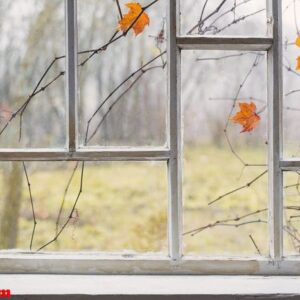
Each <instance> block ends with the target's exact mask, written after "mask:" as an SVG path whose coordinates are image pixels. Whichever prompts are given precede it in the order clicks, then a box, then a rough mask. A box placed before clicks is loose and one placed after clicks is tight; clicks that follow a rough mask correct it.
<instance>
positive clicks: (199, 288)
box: [0, 275, 300, 299]
mask: <svg viewBox="0 0 300 300" xmlns="http://www.w3.org/2000/svg"><path fill="white" fill-rule="evenodd" d="M0 282H1V286H2V287H7V288H8V287H10V288H11V290H12V293H13V295H68V294H69V295H74V294H75V295H76V294H77V295H78V294H80V295H235V298H234V299H236V295H276V294H286V295H287V294H290V295H291V294H296V295H299V294H300V284H299V282H300V277H283V276H280V277H260V276H255V277H250V276H242V277H241V276H239V277H236V276H118V275H116V276H113V277H112V276H96V275H89V276H76V275H8V276H7V275H0ZM248 299H249V298H248ZM281 299H283V298H281Z"/></svg>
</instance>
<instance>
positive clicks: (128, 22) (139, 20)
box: [119, 2, 150, 35]
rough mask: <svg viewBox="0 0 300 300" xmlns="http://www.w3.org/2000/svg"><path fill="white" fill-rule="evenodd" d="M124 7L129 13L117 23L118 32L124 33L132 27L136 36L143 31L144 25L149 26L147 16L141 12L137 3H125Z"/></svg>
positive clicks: (140, 7) (141, 9)
mask: <svg viewBox="0 0 300 300" xmlns="http://www.w3.org/2000/svg"><path fill="white" fill-rule="evenodd" d="M125 6H127V7H128V8H129V12H128V13H127V14H125V15H124V16H123V18H122V19H121V20H120V21H119V30H122V31H123V32H125V31H126V30H128V28H130V26H132V29H133V30H134V32H135V35H138V34H140V33H141V32H143V31H144V29H145V27H146V25H149V24H150V19H149V17H148V15H147V14H146V13H145V12H143V8H142V6H141V5H140V4H139V3H137V2H131V3H126V4H125ZM132 24H133V25H132Z"/></svg>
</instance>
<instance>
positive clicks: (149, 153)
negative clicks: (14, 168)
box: [0, 148, 170, 161]
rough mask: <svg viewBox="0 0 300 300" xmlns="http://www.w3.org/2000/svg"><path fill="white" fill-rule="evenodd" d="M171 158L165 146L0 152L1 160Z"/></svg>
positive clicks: (142, 159) (138, 159) (136, 159)
mask: <svg viewBox="0 0 300 300" xmlns="http://www.w3.org/2000/svg"><path fill="white" fill-rule="evenodd" d="M169 158H170V151H169V150H168V149H164V148H144V149H143V148H106V149H104V148H102V149H79V150H77V151H76V152H68V151H66V150H63V149H57V150H55V149H53V150H49V149H47V150H44V149H32V150H9V149H7V150H3V151H1V152H0V161H72V160H73V161H83V160H86V161H97V160H98V161H127V160H128V161H129V160H133V161H144V160H168V159H169Z"/></svg>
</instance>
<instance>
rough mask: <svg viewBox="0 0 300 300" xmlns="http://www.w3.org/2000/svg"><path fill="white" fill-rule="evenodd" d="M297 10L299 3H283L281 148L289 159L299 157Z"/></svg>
mask: <svg viewBox="0 0 300 300" xmlns="http://www.w3.org/2000/svg"><path fill="white" fill-rule="evenodd" d="M299 9H300V3H299V1H287V0H285V1H283V39H284V48H283V75H284V101H283V133H284V147H283V148H284V156H285V157H289V158H291V157H296V156H297V157H299V156H300V132H299V126H300V104H299V95H300V89H299V78H300V77H299V76H300V71H299V70H300V69H297V57H299V56H300V48H299V47H297V46H296V44H295V43H296V39H297V36H299V35H300V31H299V26H300V24H299V20H298V19H299V18H298V17H297V14H298V12H299ZM299 63H300V61H299ZM299 66H300V65H299Z"/></svg>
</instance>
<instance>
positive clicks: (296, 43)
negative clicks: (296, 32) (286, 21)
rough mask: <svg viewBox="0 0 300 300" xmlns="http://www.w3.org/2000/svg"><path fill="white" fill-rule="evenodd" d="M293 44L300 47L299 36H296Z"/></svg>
mask: <svg viewBox="0 0 300 300" xmlns="http://www.w3.org/2000/svg"><path fill="white" fill-rule="evenodd" d="M295 45H296V46H298V47H300V36H298V37H297V38H296V41H295Z"/></svg>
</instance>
